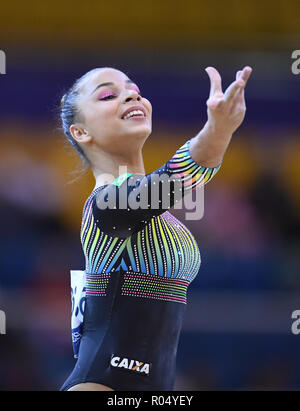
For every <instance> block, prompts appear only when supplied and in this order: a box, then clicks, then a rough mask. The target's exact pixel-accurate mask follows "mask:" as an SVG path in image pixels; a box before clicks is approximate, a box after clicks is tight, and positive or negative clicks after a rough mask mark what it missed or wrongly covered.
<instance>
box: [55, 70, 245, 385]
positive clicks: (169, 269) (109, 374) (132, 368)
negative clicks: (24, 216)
mask: <svg viewBox="0 0 300 411" xmlns="http://www.w3.org/2000/svg"><path fill="white" fill-rule="evenodd" d="M251 71H252V69H251V68H250V67H248V66H246V67H244V68H243V69H242V70H239V71H238V72H237V73H236V78H235V81H234V82H233V83H232V84H231V85H230V86H229V87H228V88H227V89H226V91H225V92H224V93H223V91H222V85H221V77H220V74H219V73H218V71H217V70H216V69H215V68H213V67H207V68H206V72H207V74H208V76H209V79H210V95H209V98H208V100H207V115H208V118H207V122H206V124H205V126H204V127H203V129H202V130H201V131H200V132H199V133H198V134H197V135H196V136H195V137H193V138H191V139H189V140H187V141H186V142H185V143H184V144H183V145H182V146H181V147H180V148H178V149H177V151H176V153H175V154H174V156H173V157H172V158H171V159H170V160H169V161H168V162H167V163H166V164H164V165H163V166H162V167H160V168H159V169H158V170H156V171H154V172H153V173H150V174H145V169H144V164H143V157H142V148H143V145H144V143H145V141H146V139H147V138H148V137H149V135H150V134H151V131H152V106H151V103H150V101H149V100H147V99H146V98H145V97H143V96H142V95H141V92H140V90H139V88H138V86H137V85H136V84H135V82H134V81H132V80H131V79H129V78H128V76H127V75H126V74H125V73H123V72H122V71H119V70H117V69H115V68H111V67H103V68H96V69H93V70H91V71H89V72H88V73H86V74H85V75H83V76H82V77H81V78H79V79H78V80H77V81H76V82H75V83H74V85H73V86H72V87H71V88H70V89H69V91H68V92H67V93H66V94H64V96H63V97H62V100H61V120H62V125H63V129H64V132H65V134H66V137H67V139H68V140H69V141H70V142H71V143H72V145H73V146H74V148H75V149H76V150H77V151H78V153H79V155H80V156H81V157H82V159H83V161H84V162H85V163H86V164H87V165H88V166H89V167H90V168H91V170H92V172H93V174H94V177H95V187H94V189H93V191H92V193H91V194H90V196H89V197H88V199H87V200H86V202H85V205H84V209H83V218H82V225H81V242H82V247H83V252H84V255H85V261H86V265H85V275H86V277H85V278H86V301H85V309H84V318H83V332H82V337H81V340H80V345H79V353H78V358H77V361H76V365H75V367H74V369H73V371H72V373H71V375H70V376H69V377H68V378H67V380H66V381H65V383H64V384H63V386H62V387H61V390H62V391H113V390H126V391H127V390H128V391H144V390H153V391H154V390H172V389H173V385H174V379H175V371H176V352H177V345H178V340H179V335H180V331H181V326H182V321H183V315H184V311H185V307H186V295H187V288H188V286H189V284H190V283H191V281H192V280H193V279H194V278H195V276H196V275H197V273H198V271H199V267H200V262H201V258H200V252H199V249H198V246H197V244H196V242H195V239H194V237H193V236H192V234H191V232H190V231H189V230H188V229H187V228H186V227H185V226H184V225H183V224H182V223H181V222H180V221H178V219H176V218H175V217H174V216H173V215H172V214H171V213H170V212H169V211H168V210H169V208H170V207H173V206H174V205H175V203H176V202H177V201H179V200H180V199H183V196H184V195H185V194H186V193H189V192H191V190H195V189H196V188H198V187H200V186H204V184H206V183H207V182H208V181H210V180H211V179H212V177H213V176H214V175H215V173H216V172H217V171H218V169H219V168H220V165H221V163H222V159H223V156H224V154H225V151H226V149H227V147H228V144H229V143H230V140H231V137H232V134H233V133H234V131H235V130H236V129H237V128H238V127H239V126H240V124H241V123H242V121H243V119H244V116H245V111H246V106H245V99H244V89H245V85H246V83H247V80H248V78H249V76H250V74H251ZM158 150H159V146H158ZM174 151H175V150H174ZM125 166H126V169H124V168H123V169H121V168H120V167H125ZM120 170H123V171H124V170H125V171H126V172H121V171H120ZM178 182H179V185H178ZM155 185H156V186H155ZM154 187H156V191H155V190H154ZM166 194H167V195H166ZM154 197H156V198H154ZM166 197H167V198H169V200H170V201H169V203H168V205H167V202H166V201H165V199H166ZM145 199H146V201H145ZM154 200H155V201H154Z"/></svg>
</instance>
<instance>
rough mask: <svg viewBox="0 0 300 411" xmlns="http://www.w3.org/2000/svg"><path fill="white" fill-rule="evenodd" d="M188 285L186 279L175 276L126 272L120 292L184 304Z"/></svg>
mask: <svg viewBox="0 0 300 411" xmlns="http://www.w3.org/2000/svg"><path fill="white" fill-rule="evenodd" d="M188 285H189V282H188V281H186V280H181V279H177V278H176V279H173V278H172V279H171V278H158V277H154V276H150V275H144V274H140V273H126V274H124V282H123V285H122V290H121V294H122V295H126V296H132V297H144V298H153V299H156V300H164V301H173V302H177V303H183V304H186V294H187V288H188Z"/></svg>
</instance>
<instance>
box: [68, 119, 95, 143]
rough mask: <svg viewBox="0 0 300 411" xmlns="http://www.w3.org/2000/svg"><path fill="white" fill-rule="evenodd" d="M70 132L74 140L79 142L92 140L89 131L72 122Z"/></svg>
mask: <svg viewBox="0 0 300 411" xmlns="http://www.w3.org/2000/svg"><path fill="white" fill-rule="evenodd" d="M70 133H71V135H72V137H73V138H74V140H76V141H77V142H78V143H87V142H88V141H90V140H91V136H90V135H89V133H88V131H87V130H86V129H85V128H83V127H82V126H80V125H75V124H72V125H71V126H70Z"/></svg>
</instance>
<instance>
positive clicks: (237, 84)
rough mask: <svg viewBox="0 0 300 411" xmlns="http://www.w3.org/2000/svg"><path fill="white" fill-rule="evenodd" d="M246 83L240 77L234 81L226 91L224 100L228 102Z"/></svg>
mask: <svg viewBox="0 0 300 411" xmlns="http://www.w3.org/2000/svg"><path fill="white" fill-rule="evenodd" d="M244 85H245V83H244V81H243V80H241V79H240V78H239V79H238V80H236V81H234V82H233V83H231V84H230V86H229V87H228V88H227V90H226V91H225V94H224V101H226V102H228V101H230V100H232V99H233V97H234V96H235V94H236V93H237V91H239V90H240V89H243V88H244Z"/></svg>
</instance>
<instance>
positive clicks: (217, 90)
mask: <svg viewBox="0 0 300 411" xmlns="http://www.w3.org/2000/svg"><path fill="white" fill-rule="evenodd" d="M205 71H206V73H207V74H208V77H209V80H210V93H209V97H212V96H213V95H215V94H223V91H222V79H221V76H220V74H219V72H218V71H217V70H216V69H215V68H214V67H206V69H205Z"/></svg>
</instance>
